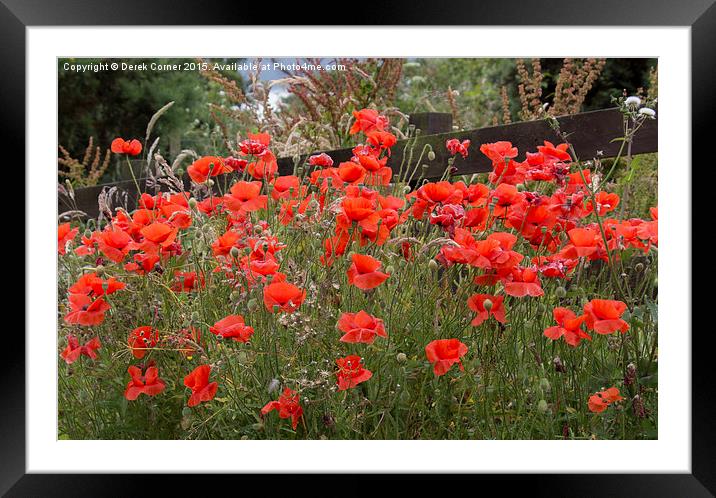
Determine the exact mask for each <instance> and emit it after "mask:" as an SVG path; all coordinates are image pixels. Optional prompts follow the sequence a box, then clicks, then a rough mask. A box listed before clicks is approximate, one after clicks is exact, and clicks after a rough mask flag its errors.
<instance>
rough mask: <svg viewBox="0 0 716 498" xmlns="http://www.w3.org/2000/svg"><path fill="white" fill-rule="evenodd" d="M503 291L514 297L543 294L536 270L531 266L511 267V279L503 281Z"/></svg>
mask: <svg viewBox="0 0 716 498" xmlns="http://www.w3.org/2000/svg"><path fill="white" fill-rule="evenodd" d="M505 293H506V294H509V295H510V296H515V297H524V296H533V297H539V296H542V295H544V291H543V290H542V285H541V284H540V281H539V278H538V277H537V272H535V271H534V270H533V269H531V268H513V269H512V274H511V280H510V281H507V282H505Z"/></svg>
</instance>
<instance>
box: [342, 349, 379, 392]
mask: <svg viewBox="0 0 716 498" xmlns="http://www.w3.org/2000/svg"><path fill="white" fill-rule="evenodd" d="M361 362H362V359H361V357H360V356H358V355H349V356H346V357H345V358H338V359H337V360H336V364H337V365H338V369H339V370H338V390H339V391H345V390H346V389H351V388H353V387H356V386H357V385H358V384H360V383H361V382H365V381H366V380H368V379H370V378H371V377H372V376H373V372H371V371H370V370H366V369H365V368H363V365H362V364H361Z"/></svg>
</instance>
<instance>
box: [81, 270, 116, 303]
mask: <svg viewBox="0 0 716 498" xmlns="http://www.w3.org/2000/svg"><path fill="white" fill-rule="evenodd" d="M124 287H125V285H124V283H122V282H120V281H119V280H117V279H115V278H114V277H110V278H109V279H108V280H102V279H101V278H100V277H98V276H97V274H96V273H94V272H92V273H85V274H84V275H82V276H81V277H80V278H79V279H78V280H77V282H75V283H74V284H72V285H71V286H70V287H69V288H68V289H67V292H69V293H70V294H88V295H91V296H95V297H99V296H102V295H105V294H112V293H114V292H116V291H118V290H122V289H124Z"/></svg>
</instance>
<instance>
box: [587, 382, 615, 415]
mask: <svg viewBox="0 0 716 498" xmlns="http://www.w3.org/2000/svg"><path fill="white" fill-rule="evenodd" d="M623 399H624V398H623V397H622V396H620V395H619V389H617V388H616V387H610V388H609V389H605V390H604V391H600V392H598V393H595V394H592V395H591V396H590V397H589V401H588V403H587V406H588V407H589V410H590V411H591V412H594V413H602V412H603V411H604V410H606V409H607V407H608V406H609V405H611V404H612V403H615V402H617V401H621V400H623Z"/></svg>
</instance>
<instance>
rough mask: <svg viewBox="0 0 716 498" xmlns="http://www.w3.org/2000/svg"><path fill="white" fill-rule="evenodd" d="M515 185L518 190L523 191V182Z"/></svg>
mask: <svg viewBox="0 0 716 498" xmlns="http://www.w3.org/2000/svg"><path fill="white" fill-rule="evenodd" d="M515 186H516V187H517V191H518V192H524V191H525V184H524V183H518V184H517V185H515Z"/></svg>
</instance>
